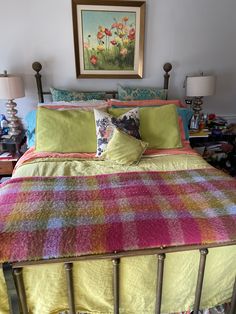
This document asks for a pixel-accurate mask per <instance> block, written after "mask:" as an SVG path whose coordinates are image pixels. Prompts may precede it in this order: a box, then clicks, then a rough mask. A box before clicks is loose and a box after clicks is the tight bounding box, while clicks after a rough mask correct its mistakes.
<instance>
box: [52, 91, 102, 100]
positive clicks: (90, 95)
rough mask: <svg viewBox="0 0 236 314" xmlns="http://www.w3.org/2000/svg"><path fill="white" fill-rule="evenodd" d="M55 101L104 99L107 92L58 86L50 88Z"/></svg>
mask: <svg viewBox="0 0 236 314" xmlns="http://www.w3.org/2000/svg"><path fill="white" fill-rule="evenodd" d="M50 91H51V94H52V100H53V101H76V100H92V99H98V100H103V99H105V98H106V93H105V92H77V91H69V90H63V89H57V88H50Z"/></svg>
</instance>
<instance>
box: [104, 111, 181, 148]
mask: <svg viewBox="0 0 236 314" xmlns="http://www.w3.org/2000/svg"><path fill="white" fill-rule="evenodd" d="M128 110H129V108H109V109H108V112H109V113H110V114H112V115H113V116H114V117H116V116H119V115H121V114H123V113H125V112H126V111H128ZM139 114H140V134H141V139H142V140H143V141H145V142H148V143H149V147H148V148H150V149H151V148H153V149H168V148H180V147H182V142H181V134H180V128H179V121H178V113H177V109H176V106H175V105H165V106H158V107H145V108H144V107H143V108H139Z"/></svg>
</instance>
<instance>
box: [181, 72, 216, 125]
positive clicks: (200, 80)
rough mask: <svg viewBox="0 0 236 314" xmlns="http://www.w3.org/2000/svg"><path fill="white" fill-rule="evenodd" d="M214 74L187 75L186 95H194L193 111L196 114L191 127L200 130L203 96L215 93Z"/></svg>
mask: <svg viewBox="0 0 236 314" xmlns="http://www.w3.org/2000/svg"><path fill="white" fill-rule="evenodd" d="M215 81H216V80H215V77H214V76H203V75H201V76H187V78H186V96H187V97H194V101H193V111H194V115H193V118H192V120H191V123H190V129H192V130H198V129H199V125H200V113H201V110H202V104H203V101H202V98H203V97H206V96H212V95H214V93H215Z"/></svg>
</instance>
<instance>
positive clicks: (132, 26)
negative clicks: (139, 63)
mask: <svg viewBox="0 0 236 314" xmlns="http://www.w3.org/2000/svg"><path fill="white" fill-rule="evenodd" d="M101 22H102V23H101ZM82 27H83V30H84V31H83V49H84V51H83V55H84V69H85V70H94V69H97V70H134V50H135V40H136V38H135V33H136V32H135V31H136V14H135V13H134V12H112V11H105V12H104V11H99V12H95V11H88V10H84V11H82Z"/></svg>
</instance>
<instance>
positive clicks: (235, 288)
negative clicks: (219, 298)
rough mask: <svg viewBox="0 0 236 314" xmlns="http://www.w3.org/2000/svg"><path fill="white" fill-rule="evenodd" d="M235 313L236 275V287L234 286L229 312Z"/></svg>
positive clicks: (235, 284)
mask: <svg viewBox="0 0 236 314" xmlns="http://www.w3.org/2000/svg"><path fill="white" fill-rule="evenodd" d="M235 313H236V277H235V281H234V288H233V294H232V299H231V306H230V313H229V314H235Z"/></svg>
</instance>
